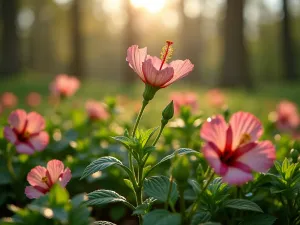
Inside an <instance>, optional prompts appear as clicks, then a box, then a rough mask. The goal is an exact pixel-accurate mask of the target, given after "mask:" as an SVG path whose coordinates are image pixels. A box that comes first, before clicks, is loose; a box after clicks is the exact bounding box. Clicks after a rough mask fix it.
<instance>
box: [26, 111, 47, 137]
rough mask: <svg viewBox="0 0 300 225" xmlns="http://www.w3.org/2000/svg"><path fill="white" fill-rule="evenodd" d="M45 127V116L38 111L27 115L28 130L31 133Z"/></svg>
mask: <svg viewBox="0 0 300 225" xmlns="http://www.w3.org/2000/svg"><path fill="white" fill-rule="evenodd" d="M43 129H45V120H44V118H43V117H42V116H41V115H40V114H38V113H36V112H31V113H29V114H28V115H27V126H26V131H27V132H29V133H30V134H34V133H38V132H40V131H42V130H43Z"/></svg>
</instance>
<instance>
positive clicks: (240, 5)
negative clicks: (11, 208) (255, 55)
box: [220, 0, 253, 88]
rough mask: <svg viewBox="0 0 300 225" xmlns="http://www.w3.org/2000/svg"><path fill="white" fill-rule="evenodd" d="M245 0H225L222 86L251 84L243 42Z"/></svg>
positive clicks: (248, 85) (249, 86)
mask: <svg viewBox="0 0 300 225" xmlns="http://www.w3.org/2000/svg"><path fill="white" fill-rule="evenodd" d="M244 5H245V0H239V1H237V0H227V6H226V17H225V25H224V27H223V29H224V36H225V37H224V59H223V60H224V61H223V67H222V72H221V78H220V85H221V86H224V87H236V86H243V87H247V88H251V87H252V86H253V83H252V80H251V77H250V73H249V68H248V60H247V52H246V47H245V43H244V16H243V15H244V13H243V12H244Z"/></svg>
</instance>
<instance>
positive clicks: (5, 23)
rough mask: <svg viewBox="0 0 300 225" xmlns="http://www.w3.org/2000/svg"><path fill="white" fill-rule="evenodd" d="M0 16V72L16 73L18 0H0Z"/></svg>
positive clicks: (17, 64) (18, 51)
mask: <svg viewBox="0 0 300 225" xmlns="http://www.w3.org/2000/svg"><path fill="white" fill-rule="evenodd" d="M0 2H1V3H0V4H1V7H0V10H1V14H0V15H1V18H2V46H1V64H0V73H1V74H3V75H11V74H16V73H18V72H20V71H21V58H20V57H21V55H20V40H19V37H18V32H17V15H18V8H19V0H0Z"/></svg>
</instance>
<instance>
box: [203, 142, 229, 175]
mask: <svg viewBox="0 0 300 225" xmlns="http://www.w3.org/2000/svg"><path fill="white" fill-rule="evenodd" d="M202 153H203V155H204V157H205V159H206V160H207V161H208V163H209V165H210V166H211V167H212V168H213V169H214V171H215V172H216V173H217V174H219V175H223V174H225V173H226V172H227V170H228V167H227V166H226V165H225V164H224V163H222V162H221V160H220V156H219V154H218V152H217V151H216V149H214V148H212V146H211V145H210V144H206V145H205V146H204V147H203V149H202Z"/></svg>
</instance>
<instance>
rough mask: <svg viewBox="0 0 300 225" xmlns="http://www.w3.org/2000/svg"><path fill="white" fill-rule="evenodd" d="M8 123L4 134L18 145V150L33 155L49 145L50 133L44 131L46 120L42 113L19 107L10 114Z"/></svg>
mask: <svg viewBox="0 0 300 225" xmlns="http://www.w3.org/2000/svg"><path fill="white" fill-rule="evenodd" d="M8 123H9V125H10V126H6V127H5V128H4V136H5V138H6V139H7V140H8V141H9V142H11V143H12V144H14V145H15V146H16V149H17V152H19V153H24V154H28V155H31V154H33V153H34V152H35V151H42V150H44V149H45V148H46V146H47V145H48V143H49V135H48V133H47V132H46V131H44V129H45V120H44V118H43V117H42V116H41V115H40V114H38V113H36V112H30V113H28V114H27V113H26V112H25V111H24V110H22V109H18V110H16V111H13V112H12V113H11V114H10V115H9V117H8Z"/></svg>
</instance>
